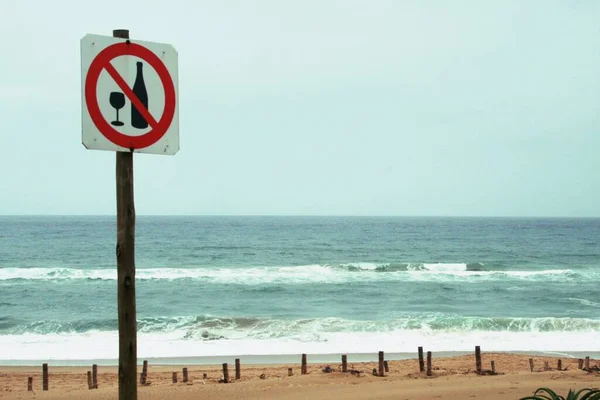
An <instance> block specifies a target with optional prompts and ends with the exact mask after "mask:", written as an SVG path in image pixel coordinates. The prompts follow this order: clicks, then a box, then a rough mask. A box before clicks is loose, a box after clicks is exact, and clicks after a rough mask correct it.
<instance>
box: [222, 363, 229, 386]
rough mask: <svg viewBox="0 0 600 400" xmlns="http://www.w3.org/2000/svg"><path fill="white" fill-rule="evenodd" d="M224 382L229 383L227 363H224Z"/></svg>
mask: <svg viewBox="0 0 600 400" xmlns="http://www.w3.org/2000/svg"><path fill="white" fill-rule="evenodd" d="M223 383H229V368H228V367H227V363H223Z"/></svg>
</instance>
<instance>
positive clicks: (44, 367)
mask: <svg viewBox="0 0 600 400" xmlns="http://www.w3.org/2000/svg"><path fill="white" fill-rule="evenodd" d="M42 390H48V364H47V363H44V364H42Z"/></svg>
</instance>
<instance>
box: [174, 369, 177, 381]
mask: <svg viewBox="0 0 600 400" xmlns="http://www.w3.org/2000/svg"><path fill="white" fill-rule="evenodd" d="M173 383H177V372H173Z"/></svg>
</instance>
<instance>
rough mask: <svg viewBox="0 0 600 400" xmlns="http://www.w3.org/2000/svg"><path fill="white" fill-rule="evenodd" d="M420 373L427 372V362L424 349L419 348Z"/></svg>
mask: <svg viewBox="0 0 600 400" xmlns="http://www.w3.org/2000/svg"><path fill="white" fill-rule="evenodd" d="M419 372H425V360H424V359H423V347H421V346H419Z"/></svg>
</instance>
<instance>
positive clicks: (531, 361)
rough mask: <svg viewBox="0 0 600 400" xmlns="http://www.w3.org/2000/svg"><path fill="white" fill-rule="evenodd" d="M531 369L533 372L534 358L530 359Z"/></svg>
mask: <svg viewBox="0 0 600 400" xmlns="http://www.w3.org/2000/svg"><path fill="white" fill-rule="evenodd" d="M529 369H530V370H531V372H533V358H530V359H529Z"/></svg>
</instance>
